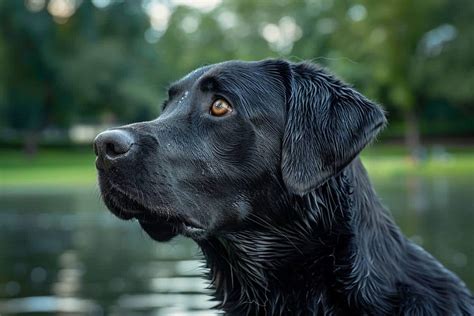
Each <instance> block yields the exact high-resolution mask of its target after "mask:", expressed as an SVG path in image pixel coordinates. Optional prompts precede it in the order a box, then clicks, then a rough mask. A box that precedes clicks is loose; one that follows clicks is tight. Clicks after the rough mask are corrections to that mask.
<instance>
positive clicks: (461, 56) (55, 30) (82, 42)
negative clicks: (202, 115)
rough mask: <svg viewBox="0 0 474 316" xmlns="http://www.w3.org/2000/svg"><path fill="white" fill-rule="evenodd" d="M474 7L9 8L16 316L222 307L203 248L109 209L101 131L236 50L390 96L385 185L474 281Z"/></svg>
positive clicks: (7, 165) (440, 254) (3, 128)
mask: <svg viewBox="0 0 474 316" xmlns="http://www.w3.org/2000/svg"><path fill="white" fill-rule="evenodd" d="M473 17H474V4H473V2H472V0H454V1H452V0H424V1H409V0H399V1H379V0H360V1H335V0H333V1H331V0H306V1H303V0H301V1H296V0H295V1H292V0H275V1H253V0H240V1H231V0H208V1H205V0H194V1H193V0H130V1H119V0H2V1H0V314H2V315H37V314H61V315H84V314H86V315H104V314H106V315H212V313H211V312H209V311H208V309H209V308H210V306H212V305H213V303H212V302H209V300H208V296H207V293H208V291H207V290H206V282H205V281H204V280H203V279H202V278H201V277H200V275H201V274H202V272H203V270H202V268H201V267H200V266H201V263H200V260H199V258H200V256H199V250H198V249H197V247H196V246H195V245H194V244H193V243H192V242H190V241H189V240H185V239H182V238H177V239H175V240H173V241H172V242H171V243H167V244H157V243H155V242H153V241H151V240H149V238H148V237H146V236H145V234H144V233H142V232H141V229H140V228H139V226H138V224H136V223H125V222H121V221H120V220H118V219H116V218H114V217H113V216H112V215H110V214H109V213H108V212H107V211H106V210H105V208H104V206H103V205H102V204H101V202H100V197H99V193H98V189H97V184H96V178H95V167H94V159H95V157H94V154H93V152H92V147H91V141H92V139H93V138H94V136H95V135H96V134H97V133H98V132H99V131H101V130H103V129H105V128H108V127H111V126H114V125H120V124H123V123H129V122H133V121H140V120H150V119H153V118H155V117H156V116H157V115H158V114H159V108H160V104H161V102H162V101H163V100H164V98H165V93H166V86H167V85H168V84H169V83H171V82H172V81H173V80H175V79H178V78H180V77H181V76H183V75H184V74H186V73H187V72H188V71H190V70H193V69H194V68H196V67H199V66H202V65H205V64H209V63H215V62H220V61H223V60H228V59H245V60H255V59H263V58H267V57H281V58H287V59H290V60H292V61H302V60H311V61H313V62H316V63H319V64H321V65H323V66H326V67H327V68H329V69H330V70H331V71H332V72H334V73H336V74H337V75H338V76H340V77H342V78H343V79H344V80H345V81H347V82H350V83H351V84H353V85H354V87H355V88H356V89H358V90H359V91H361V92H363V93H364V94H365V95H367V96H368V97H370V98H372V99H374V100H376V101H377V102H379V103H381V104H383V105H384V107H385V108H386V110H387V112H388V118H389V122H390V125H389V126H388V128H387V129H386V130H385V131H384V132H383V133H382V135H380V137H379V139H378V141H377V142H376V143H375V144H373V145H372V146H371V147H370V148H368V149H366V150H365V151H364V153H363V160H364V162H365V164H366V166H367V169H368V170H369V173H370V175H371V177H372V179H373V181H374V185H375V188H376V190H377V191H378V193H379V195H380V196H381V198H382V200H383V201H384V203H385V205H387V207H389V208H390V209H391V211H392V213H393V215H394V217H395V219H396V221H397V223H398V224H399V225H400V226H401V228H402V230H403V232H404V233H405V234H406V235H407V236H408V238H410V239H412V240H413V241H414V242H416V243H418V244H420V245H421V246H423V247H424V248H426V249H427V250H428V251H430V252H431V253H432V254H433V255H434V256H435V257H437V258H438V259H439V260H440V261H441V262H442V263H443V264H444V265H445V266H447V267H448V268H449V269H452V270H453V271H455V272H456V273H457V274H458V275H459V276H461V278H463V279H464V280H465V282H466V283H467V284H468V286H469V287H470V288H471V289H474V273H473V272H472V271H473V268H474V229H473V227H474V198H473V197H474V180H473V179H474V142H473V140H474V47H473V45H474V22H473V21H474V20H473ZM214 314H215V313H214Z"/></svg>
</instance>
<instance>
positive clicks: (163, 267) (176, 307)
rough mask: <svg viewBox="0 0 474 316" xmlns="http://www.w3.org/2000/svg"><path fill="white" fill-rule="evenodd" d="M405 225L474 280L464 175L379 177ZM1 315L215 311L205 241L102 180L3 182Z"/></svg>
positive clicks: (473, 194) (473, 212)
mask: <svg viewBox="0 0 474 316" xmlns="http://www.w3.org/2000/svg"><path fill="white" fill-rule="evenodd" d="M375 187H376V190H377V191H378V193H379V195H380V196H381V198H382V199H383V201H384V203H385V205H387V207H388V208H390V209H391V211H392V213H393V215H394V217H395V218H396V221H397V223H398V224H399V226H400V227H401V228H402V230H403V232H404V233H405V234H406V235H407V236H408V237H409V238H411V239H412V240H414V241H415V242H416V243H418V244H420V245H421V246H423V247H424V248H425V249H427V250H428V251H429V252H431V253H432V254H433V255H434V256H435V257H436V258H438V259H439V260H440V261H441V262H442V263H443V264H444V265H445V266H447V267H448V268H449V269H451V270H453V271H454V272H455V273H457V274H458V275H459V276H460V277H461V278H462V279H463V280H464V281H465V282H466V283H467V284H468V286H469V287H470V288H471V289H473V288H474V272H472V271H473V270H472V269H473V267H474V229H473V227H474V204H473V201H474V191H473V180H472V178H471V177H470V176H465V177H426V178H423V177H393V178H384V179H375ZM0 190H1V192H0V201H1V202H0V314H1V315H38V314H61V315H78V314H80V315H84V314H86V315H213V314H216V313H215V312H210V311H209V310H210V308H211V307H212V306H213V305H214V303H213V302H210V301H209V296H208V293H209V291H208V290H207V289H206V287H207V283H206V281H205V280H204V279H203V278H202V277H201V275H203V272H204V270H203V268H202V267H201V266H202V262H201V260H200V259H201V255H200V252H199V249H198V247H197V246H196V245H195V244H194V243H193V242H192V241H190V240H187V239H184V238H180V237H178V238H175V239H174V240H172V241H171V242H170V243H160V244H159V243H156V242H154V241H152V240H151V239H149V238H148V237H147V236H146V234H145V233H144V232H142V231H141V229H140V227H139V225H138V224H137V223H130V222H123V221H120V220H118V219H116V218H115V217H113V216H112V215H111V214H110V213H109V212H108V211H107V210H106V209H105V207H104V206H103V205H102V203H101V202H100V198H99V194H98V190H97V189H96V188H93V187H91V188H81V189H76V188H62V189H52V188H41V187H35V188H30V189H15V188H5V187H1V188H0Z"/></svg>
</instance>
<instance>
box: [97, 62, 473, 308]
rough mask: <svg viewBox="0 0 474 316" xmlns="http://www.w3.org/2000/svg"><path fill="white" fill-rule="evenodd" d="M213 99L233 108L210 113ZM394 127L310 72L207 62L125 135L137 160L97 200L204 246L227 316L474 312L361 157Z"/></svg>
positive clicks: (157, 233) (332, 81) (160, 232)
mask: <svg viewBox="0 0 474 316" xmlns="http://www.w3.org/2000/svg"><path fill="white" fill-rule="evenodd" d="M186 91H187V92H186ZM216 98H225V99H226V100H227V101H228V102H229V103H230V104H231V105H232V106H233V108H234V112H233V113H232V114H231V115H229V116H227V117H222V118H216V117H212V116H210V115H209V106H210V104H211V103H212V101H213V100H214V99H216ZM384 124H385V116H384V113H383V111H382V110H381V108H380V107H379V106H377V105H376V104H374V103H372V102H371V101H369V100H367V99H366V98H365V97H363V96H362V95H361V94H359V93H358V92H356V91H355V90H353V89H352V88H350V87H349V86H347V85H346V84H344V83H343V82H341V81H339V80H338V79H336V78H334V77H333V76H332V75H330V74H328V73H327V72H326V71H325V70H323V69H321V68H319V67H317V66H315V65H312V64H309V63H298V64H295V63H290V62H286V61H282V60H265V61H260V62H239V61H231V62H226V63H222V64H217V65H211V66H206V67H203V68H200V69H198V70H196V71H194V72H193V73H191V74H189V75H188V76H186V77H184V78H183V79H182V80H180V81H178V82H177V83H175V84H174V85H173V86H172V87H171V89H170V98H169V100H168V101H167V102H166V106H165V109H164V110H163V113H162V115H161V116H160V117H159V118H158V119H157V120H154V121H150V122H143V123H136V124H132V125H127V126H124V127H122V129H123V130H125V131H128V132H129V133H131V134H133V135H134V137H135V139H136V146H134V147H133V148H134V152H133V156H130V157H129V158H127V160H126V161H122V162H120V164H117V165H114V166H113V167H112V168H111V169H109V170H104V169H101V168H100V157H99V168H100V170H99V176H100V177H99V180H100V184H101V190H102V194H103V197H104V201H105V202H106V204H107V205H108V206H109V208H110V209H111V210H112V211H114V212H115V213H116V214H117V215H118V216H121V217H123V218H130V217H138V218H139V219H140V223H141V224H142V227H143V228H144V229H145V230H146V231H147V232H148V233H149V234H150V236H152V237H153V238H154V239H156V240H159V241H165V240H168V239H170V238H172V237H174V236H175V235H176V234H179V233H183V234H185V235H188V236H189V237H191V238H194V239H195V241H196V242H197V243H198V244H199V246H200V247H201V249H202V251H203V254H204V257H205V260H206V264H207V266H208V267H209V279H210V280H211V287H212V288H213V289H214V290H215V294H214V295H215V298H216V300H217V301H218V308H219V309H222V310H224V311H225V312H226V313H227V314H229V315H473V314H474V299H473V297H472V296H471V294H470V293H469V291H468V289H467V288H466V286H465V285H464V283H463V282H462V281H461V280H459V279H458V278H457V277H456V276H455V275H454V274H453V273H451V272H450V271H448V270H447V269H446V268H444V267H443V266H442V265H441V264H440V263H439V262H438V261H437V260H436V259H434V258H433V257H432V256H430V255H429V254H428V253H426V252H425V251H424V250H423V249H422V248H420V247H419V246H417V245H415V244H413V243H412V242H411V241H409V240H407V239H406V238H405V237H404V236H403V235H402V233H401V232H400V230H399V228H398V227H397V226H396V225H395V223H394V221H393V219H392V217H391V216H390V215H389V213H388V212H387V210H386V209H385V208H384V207H383V205H382V204H381V202H380V201H379V199H378V197H377V195H376V193H375V192H374V190H373V188H372V186H371V184H370V181H369V178H368V176H367V173H366V171H365V169H364V167H363V166H362V164H361V162H360V160H359V158H358V157H357V155H358V153H359V152H360V151H361V150H362V149H363V148H364V147H365V146H366V145H367V144H368V143H369V142H371V141H372V140H373V139H374V137H375V136H376V134H377V133H378V132H379V130H380V129H381V128H382V127H383V126H384ZM130 210H140V211H142V215H141V216H136V215H130V214H129V213H128V212H129V211H130ZM181 222H186V223H188V224H192V226H196V227H199V228H200V229H199V230H198V231H197V232H195V233H193V232H189V231H187V232H185V231H184V230H183V228H182V227H183V226H181V224H180V223H181Z"/></svg>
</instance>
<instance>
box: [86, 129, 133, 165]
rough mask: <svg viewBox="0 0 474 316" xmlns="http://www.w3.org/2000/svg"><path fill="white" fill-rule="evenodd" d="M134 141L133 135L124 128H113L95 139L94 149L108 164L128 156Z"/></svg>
mask: <svg viewBox="0 0 474 316" xmlns="http://www.w3.org/2000/svg"><path fill="white" fill-rule="evenodd" d="M133 143H134V141H133V137H132V135H130V133H128V132H127V131H124V130H119V129H113V130H109V131H105V132H102V133H100V134H99V135H97V137H96V138H95V139H94V151H95V154H96V155H97V157H98V158H99V159H100V160H102V161H103V162H104V163H105V164H106V166H108V165H109V163H110V162H113V161H118V160H121V159H123V158H124V157H126V156H127V153H128V152H129V151H130V148H132V145H133Z"/></svg>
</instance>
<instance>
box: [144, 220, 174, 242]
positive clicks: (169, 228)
mask: <svg viewBox="0 0 474 316" xmlns="http://www.w3.org/2000/svg"><path fill="white" fill-rule="evenodd" d="M139 223H140V226H141V227H142V229H143V230H144V231H145V232H146V233H147V234H148V236H150V237H151V238H152V239H154V240H156V241H160V242H165V241H169V240H171V239H172V238H173V237H175V236H176V235H178V234H179V232H178V230H177V227H176V226H175V225H173V224H170V223H168V222H156V223H149V222H143V221H139Z"/></svg>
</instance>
